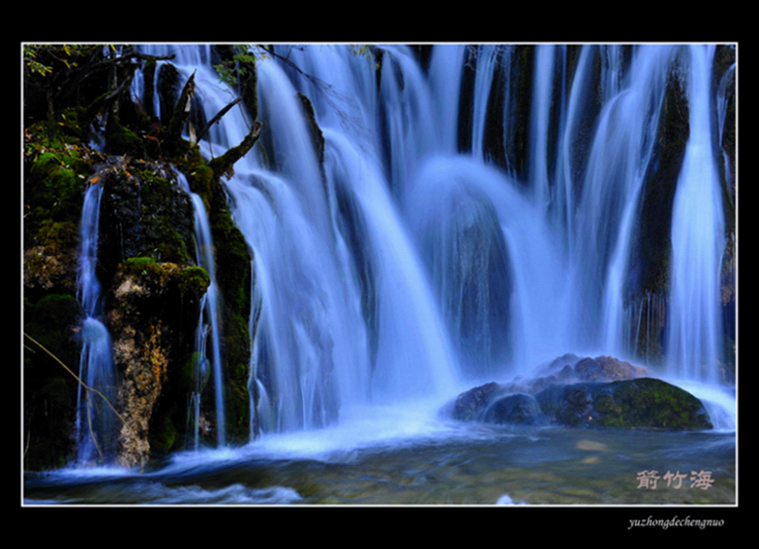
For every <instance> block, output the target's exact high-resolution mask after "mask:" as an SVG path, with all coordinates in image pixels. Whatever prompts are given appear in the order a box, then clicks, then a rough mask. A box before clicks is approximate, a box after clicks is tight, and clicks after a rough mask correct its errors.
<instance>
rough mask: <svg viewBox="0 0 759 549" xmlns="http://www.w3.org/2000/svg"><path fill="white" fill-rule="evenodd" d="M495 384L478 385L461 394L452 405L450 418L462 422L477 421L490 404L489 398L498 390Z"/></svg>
mask: <svg viewBox="0 0 759 549" xmlns="http://www.w3.org/2000/svg"><path fill="white" fill-rule="evenodd" d="M498 387H499V385H498V384H497V383H495V382H491V383H486V384H485V385H480V386H479V387H475V388H474V389H470V390H468V391H466V392H464V393H461V394H460V395H459V396H458V397H457V398H456V402H455V403H454V405H453V410H452V416H453V418H454V419H458V420H463V421H472V420H477V419H479V417H480V416H481V415H482V413H483V412H484V411H485V409H486V408H487V407H488V405H489V403H490V398H491V396H493V394H494V393H495V392H496V390H497V389H498Z"/></svg>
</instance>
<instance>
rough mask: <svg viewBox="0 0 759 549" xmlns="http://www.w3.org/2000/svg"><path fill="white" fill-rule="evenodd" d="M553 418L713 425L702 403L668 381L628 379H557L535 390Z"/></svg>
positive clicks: (594, 423)
mask: <svg viewBox="0 0 759 549" xmlns="http://www.w3.org/2000/svg"><path fill="white" fill-rule="evenodd" d="M535 398H536V400H537V401H538V402H539V403H540V407H541V410H542V411H543V412H544V413H545V414H546V415H547V416H548V417H549V418H550V421H551V423H553V424H557V425H564V426H570V427H643V428H659V429H674V430H683V429H711V428H712V423H711V420H710V418H709V414H708V413H707V411H706V409H705V408H704V405H703V403H702V402H701V401H700V400H699V399H697V398H696V397H695V396H693V395H692V394H691V393H689V392H687V391H685V390H683V389H681V388H679V387H677V386H675V385H672V384H670V383H667V382H666V381H662V380H660V379H654V378H640V379H632V380H624V381H614V382H611V383H604V382H586V383H575V384H572V385H565V386H559V385H553V386H551V387H547V388H546V389H544V390H542V391H540V392H539V393H538V394H536V395H535Z"/></svg>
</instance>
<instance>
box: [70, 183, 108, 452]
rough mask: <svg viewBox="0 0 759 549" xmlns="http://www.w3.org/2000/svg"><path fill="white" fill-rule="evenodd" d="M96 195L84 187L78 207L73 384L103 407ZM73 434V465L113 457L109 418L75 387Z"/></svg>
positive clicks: (104, 350) (104, 335)
mask: <svg viewBox="0 0 759 549" xmlns="http://www.w3.org/2000/svg"><path fill="white" fill-rule="evenodd" d="M102 195H103V186H102V185H98V184H93V185H90V187H89V188H88V189H87V192H86V194H85V197H84V205H83V207H82V216H81V223H80V237H81V253H80V256H79V257H80V262H79V273H78V275H79V276H78V280H77V285H78V297H79V300H80V302H81V304H82V308H83V309H84V312H85V315H86V318H85V320H84V322H83V324H82V327H81V338H82V351H81V356H80V360H79V379H80V380H81V381H82V382H83V383H85V384H86V385H87V386H88V387H90V388H92V389H94V390H96V391H98V392H99V393H100V394H102V395H103V396H104V397H105V398H107V399H108V400H109V402H113V396H114V394H115V389H114V386H115V369H114V366H113V359H112V354H111V337H110V335H109V334H108V330H107V328H106V327H105V326H104V325H103V323H102V322H101V321H100V320H99V319H98V316H99V315H101V314H102V304H101V286H100V281H99V280H98V278H97V275H96V274H95V267H96V264H97V248H98V228H99V221H100V198H101V197H102ZM75 433H76V435H75V436H76V442H77V464H78V465H87V464H91V463H93V462H105V463H107V462H108V461H109V460H110V459H111V458H113V457H114V451H115V440H116V424H115V416H114V414H113V412H112V410H110V409H109V408H108V406H107V405H106V404H105V402H104V401H103V400H102V398H101V397H100V396H99V395H97V394H93V393H92V392H91V391H87V390H85V389H83V388H82V386H81V385H80V386H79V387H78V390H77V414H76V425H75Z"/></svg>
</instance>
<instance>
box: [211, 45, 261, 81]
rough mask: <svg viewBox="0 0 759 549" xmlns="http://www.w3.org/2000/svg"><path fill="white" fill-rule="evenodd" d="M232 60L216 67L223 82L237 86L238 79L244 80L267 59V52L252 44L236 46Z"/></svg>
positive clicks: (233, 48)
mask: <svg viewBox="0 0 759 549" xmlns="http://www.w3.org/2000/svg"><path fill="white" fill-rule="evenodd" d="M232 50H233V55H232V59H231V60H230V61H227V62H223V63H219V64H218V65H214V68H215V69H216V72H217V73H218V75H219V78H220V79H221V81H222V82H224V83H226V84H237V82H238V78H239V79H242V80H244V79H245V78H247V77H248V76H249V73H250V71H252V70H254V68H255V66H256V63H257V62H258V61H259V60H263V59H266V57H267V55H266V50H265V49H264V48H258V47H256V46H252V45H250V44H236V45H234V46H232Z"/></svg>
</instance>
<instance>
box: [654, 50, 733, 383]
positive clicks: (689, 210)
mask: <svg viewBox="0 0 759 549" xmlns="http://www.w3.org/2000/svg"><path fill="white" fill-rule="evenodd" d="M689 54H690V65H689V78H688V98H689V105H690V111H689V112H690V138H689V140H688V144H687V147H686V149H685V159H684V161H683V168H682V171H681V173H680V177H679V179H678V182H677V193H676V195H675V204H674V209H673V214H672V288H671V294H670V310H671V311H672V313H671V314H670V319H669V332H668V345H669V364H670V370H671V373H672V374H673V375H675V376H677V377H681V378H684V379H688V380H695V381H702V382H706V383H715V382H717V381H718V371H719V370H718V365H719V363H720V362H721V361H722V360H723V357H722V343H721V341H722V337H721V333H722V323H721V312H720V311H721V309H720V267H721V262H722V253H723V250H724V247H725V238H724V221H723V215H724V214H723V212H722V197H721V194H720V188H719V176H718V173H717V167H716V164H715V154H714V151H713V148H712V134H713V131H714V130H713V128H712V127H711V119H712V108H713V107H712V99H711V97H712V96H711V93H712V92H711V72H712V59H713V56H714V48H713V46H709V47H703V46H693V47H691V48H690V49H689Z"/></svg>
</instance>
